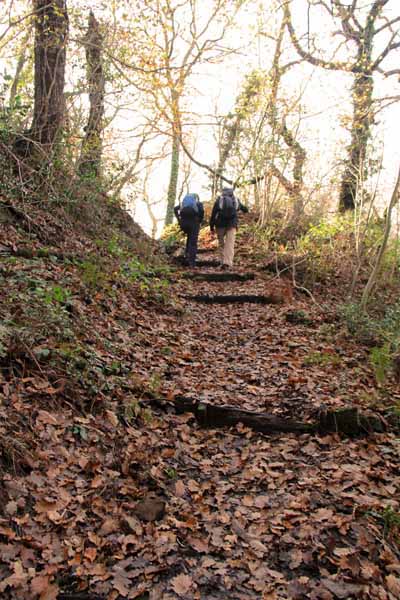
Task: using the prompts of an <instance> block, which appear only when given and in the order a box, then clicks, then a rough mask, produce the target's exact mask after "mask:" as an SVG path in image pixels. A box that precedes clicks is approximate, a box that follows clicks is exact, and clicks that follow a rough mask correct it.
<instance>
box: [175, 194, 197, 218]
mask: <svg viewBox="0 0 400 600" xmlns="http://www.w3.org/2000/svg"><path fill="white" fill-rule="evenodd" d="M180 212H181V215H184V216H187V217H189V216H193V217H194V216H196V215H198V213H199V205H198V199H197V194H186V196H185V197H184V199H183V200H182V205H181V211H180Z"/></svg>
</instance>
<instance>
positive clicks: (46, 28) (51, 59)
mask: <svg viewBox="0 0 400 600" xmlns="http://www.w3.org/2000/svg"><path fill="white" fill-rule="evenodd" d="M34 7H35V101H34V109H33V120H32V126H31V131H30V134H31V138H32V140H33V141H34V142H37V143H39V144H40V145H41V146H42V148H43V149H45V150H46V152H49V151H50V150H51V149H52V147H53V145H54V143H55V142H56V139H57V137H58V136H59V134H60V133H61V130H62V128H63V125H64V118H65V98H64V83H65V63H66V45H67V37H68V13H67V4H66V0H34Z"/></svg>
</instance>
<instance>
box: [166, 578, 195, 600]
mask: <svg viewBox="0 0 400 600" xmlns="http://www.w3.org/2000/svg"><path fill="white" fill-rule="evenodd" d="M171 584H172V587H173V590H174V592H175V593H176V594H178V596H185V594H187V593H188V591H189V590H190V588H191V587H192V585H193V579H192V578H191V577H189V575H184V574H183V573H182V574H181V575H177V576H176V577H174V578H173V579H172V580H171Z"/></svg>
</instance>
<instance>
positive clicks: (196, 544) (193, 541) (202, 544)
mask: <svg viewBox="0 0 400 600" xmlns="http://www.w3.org/2000/svg"><path fill="white" fill-rule="evenodd" d="M187 541H188V543H189V544H190V545H191V546H192V548H194V549H195V550H196V551H197V552H200V553H201V552H204V553H207V552H209V550H210V548H209V546H208V541H207V540H202V539H200V538H196V537H194V536H192V535H189V536H188V538H187Z"/></svg>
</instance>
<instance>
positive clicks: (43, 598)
mask: <svg viewBox="0 0 400 600" xmlns="http://www.w3.org/2000/svg"><path fill="white" fill-rule="evenodd" d="M59 591H60V588H59V587H58V585H56V584H54V583H53V584H51V585H49V587H48V588H47V589H46V590H44V591H43V592H42V593H41V595H40V597H39V600H57V598H58V593H59Z"/></svg>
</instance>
